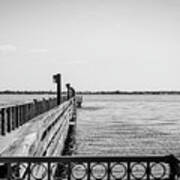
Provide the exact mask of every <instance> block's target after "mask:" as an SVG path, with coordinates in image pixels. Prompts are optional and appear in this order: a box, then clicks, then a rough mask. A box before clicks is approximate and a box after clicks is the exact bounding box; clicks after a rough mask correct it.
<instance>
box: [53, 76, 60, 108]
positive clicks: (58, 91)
mask: <svg viewBox="0 0 180 180" xmlns="http://www.w3.org/2000/svg"><path fill="white" fill-rule="evenodd" d="M53 81H54V82H55V83H56V84H57V105H60V104H61V74H60V73H58V74H55V75H53Z"/></svg>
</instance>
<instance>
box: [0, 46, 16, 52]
mask: <svg viewBox="0 0 180 180" xmlns="http://www.w3.org/2000/svg"><path fill="white" fill-rule="evenodd" d="M16 51H17V47H16V46H14V45H12V44H2V45H0V53H2V54H9V53H14V52H16Z"/></svg>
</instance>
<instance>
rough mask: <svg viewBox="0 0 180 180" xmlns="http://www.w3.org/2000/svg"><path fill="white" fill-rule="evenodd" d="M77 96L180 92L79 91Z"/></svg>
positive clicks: (177, 92) (179, 92)
mask: <svg viewBox="0 0 180 180" xmlns="http://www.w3.org/2000/svg"><path fill="white" fill-rule="evenodd" d="M78 94H102V95H103V94H107V95H108V94H109V95H113V94H114V95H117V94H121V95H126V94H127V95H146V94H147V95H148V94H149V95H160V94H174V95H179V94H180V91H118V90H116V91H81V92H78Z"/></svg>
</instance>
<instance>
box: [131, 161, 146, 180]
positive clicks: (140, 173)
mask: <svg viewBox="0 0 180 180" xmlns="http://www.w3.org/2000/svg"><path fill="white" fill-rule="evenodd" d="M146 169H147V168H146V166H145V164H144V163H138V162H137V163H133V165H132V166H131V175H132V176H133V177H134V178H135V179H143V178H144V177H145V175H146Z"/></svg>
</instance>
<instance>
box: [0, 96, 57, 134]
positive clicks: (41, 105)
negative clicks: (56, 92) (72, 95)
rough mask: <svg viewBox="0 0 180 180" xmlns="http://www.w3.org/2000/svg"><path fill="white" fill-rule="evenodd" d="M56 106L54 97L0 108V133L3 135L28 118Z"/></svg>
mask: <svg viewBox="0 0 180 180" xmlns="http://www.w3.org/2000/svg"><path fill="white" fill-rule="evenodd" d="M55 106H57V99H56V98H49V99H43V100H34V101H33V102H30V103H24V104H20V105H15V106H8V107H3V108H1V109H0V134H1V135H5V134H6V133H9V132H11V131H12V130H14V129H16V128H18V127H19V126H21V125H23V124H24V123H26V122H27V121H29V120H30V119H32V118H34V117H35V116H38V115H39V114H41V113H44V112H46V111H48V110H50V109H52V108H54V107H55Z"/></svg>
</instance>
